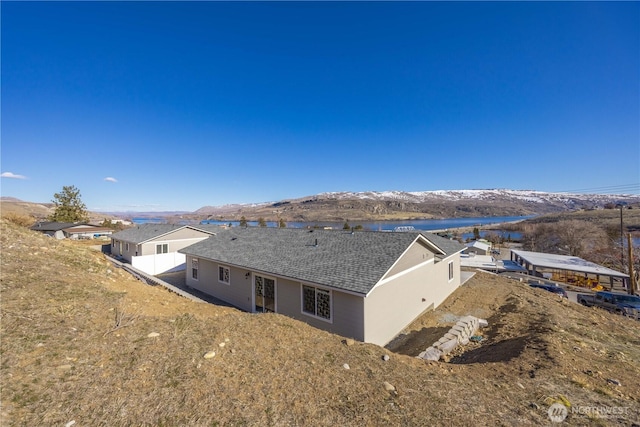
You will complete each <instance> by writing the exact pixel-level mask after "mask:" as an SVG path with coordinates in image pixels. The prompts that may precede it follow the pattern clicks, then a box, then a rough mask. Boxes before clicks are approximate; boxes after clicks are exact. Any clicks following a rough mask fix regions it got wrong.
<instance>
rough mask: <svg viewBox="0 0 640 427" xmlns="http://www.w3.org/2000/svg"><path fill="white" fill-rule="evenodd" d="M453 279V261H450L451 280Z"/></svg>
mask: <svg viewBox="0 0 640 427" xmlns="http://www.w3.org/2000/svg"><path fill="white" fill-rule="evenodd" d="M452 280H453V261H451V262H449V281H452Z"/></svg>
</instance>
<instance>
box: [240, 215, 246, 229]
mask: <svg viewBox="0 0 640 427" xmlns="http://www.w3.org/2000/svg"><path fill="white" fill-rule="evenodd" d="M240 227H245V228H246V227H247V218H245V217H244V215H242V216H241V217H240Z"/></svg>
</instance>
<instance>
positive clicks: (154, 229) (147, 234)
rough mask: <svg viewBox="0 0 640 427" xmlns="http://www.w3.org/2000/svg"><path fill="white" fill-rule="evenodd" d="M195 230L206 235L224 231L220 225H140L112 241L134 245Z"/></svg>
mask: <svg viewBox="0 0 640 427" xmlns="http://www.w3.org/2000/svg"><path fill="white" fill-rule="evenodd" d="M187 227H189V228H193V229H195V230H200V231H203V232H205V233H209V234H211V233H215V232H217V231H219V230H221V229H222V227H220V226H219V225H213V224H198V225H181V224H151V223H150V224H140V225H137V226H135V227H132V228H127V229H126V230H122V231H119V232H117V233H114V234H112V235H111V238H112V239H115V240H122V241H123V242H129V243H134V244H139V243H144V242H146V241H148V240H151V239H155V238H157V237H160V236H163V235H165V234H169V233H171V232H172V231H176V230H179V229H181V228H187Z"/></svg>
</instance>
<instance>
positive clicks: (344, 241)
mask: <svg viewBox="0 0 640 427" xmlns="http://www.w3.org/2000/svg"><path fill="white" fill-rule="evenodd" d="M463 249H464V246H462V245H461V244H459V243H458V242H456V241H451V240H447V239H444V238H442V237H439V236H436V235H435V234H431V233H421V232H368V231H361V232H350V231H338V230H308V229H293V228H263V227H250V228H240V227H234V228H230V229H225V230H220V231H219V232H217V233H216V234H215V235H212V236H211V237H209V238H208V239H206V240H203V241H201V242H198V243H196V244H193V245H191V246H188V247H185V248H184V249H181V250H180V252H181V253H183V254H185V255H186V262H187V271H186V284H187V285H188V286H190V287H192V288H195V289H198V290H200V291H202V292H205V293H207V294H210V295H213V296H215V297H217V298H219V299H221V300H223V301H226V302H228V303H230V304H233V305H235V306H236V307H238V308H240V309H243V310H246V311H249V312H276V313H281V314H284V315H287V316H290V317H293V318H296V319H299V320H302V321H304V322H306V323H309V324H311V325H313V326H315V327H318V328H320V329H325V330H327V331H330V332H333V333H336V334H339V335H342V336H346V337H352V338H355V339H357V340H360V341H364V342H370V343H375V344H378V345H385V344H387V343H388V342H389V341H390V340H391V339H393V338H394V337H395V336H397V335H398V334H399V333H400V332H401V331H402V329H403V328H405V327H406V326H407V325H409V324H410V323H411V322H412V321H413V320H414V319H415V318H416V317H418V316H419V315H420V314H422V313H423V312H424V311H426V310H429V309H434V308H435V307H437V306H438V305H439V304H440V303H442V302H443V301H444V300H445V299H446V298H447V297H448V296H449V295H450V294H451V293H452V292H453V291H454V290H455V289H456V288H457V287H458V286H459V285H460V252H461V251H462V250H463Z"/></svg>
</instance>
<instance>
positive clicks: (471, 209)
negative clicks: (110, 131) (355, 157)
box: [1, 189, 640, 222]
mask: <svg viewBox="0 0 640 427" xmlns="http://www.w3.org/2000/svg"><path fill="white" fill-rule="evenodd" d="M1 202H2V203H1V205H2V206H1V208H2V211H3V213H8V212H16V213H21V214H27V215H31V216H33V217H35V218H38V219H41V218H45V217H46V216H47V215H49V214H50V213H51V210H52V204H51V203H32V202H25V201H22V200H19V199H16V198H13V197H2V199H1ZM618 203H623V204H627V205H629V206H635V207H638V208H640V196H638V195H629V194H627V195H620V194H571V193H547V192H543V191H533V190H508V189H493V190H437V191H415V192H414V191H411V192H409V191H381V192H378V191H366V192H348V191H345V192H334V193H320V194H316V195H313V196H307V197H300V198H296V199H286V200H280V201H275V202H264V203H250V204H231V205H224V206H204V207H202V208H200V209H198V210H196V211H195V212H182V211H174V212H93V213H91V217H92V220H94V221H101V220H102V219H104V218H105V217H119V218H133V217H163V218H165V219H166V220H168V221H171V222H173V221H175V222H179V221H183V220H193V221H196V220H197V221H200V220H203V219H219V220H225V221H227V220H228V221H233V220H236V221H237V220H239V219H240V218H241V217H242V216H244V217H245V218H246V219H247V220H249V221H255V220H257V219H258V218H261V217H262V218H264V219H265V220H267V221H276V220H278V219H283V220H284V221H286V222H290V221H300V222H313V221H345V220H348V221H375V220H409V219H432V218H456V217H487V216H519V215H540V214H545V213H554V212H566V211H576V210H585V209H601V208H604V207H613V206H615V205H616V204H618Z"/></svg>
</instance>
